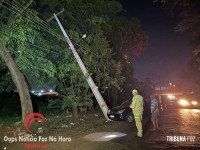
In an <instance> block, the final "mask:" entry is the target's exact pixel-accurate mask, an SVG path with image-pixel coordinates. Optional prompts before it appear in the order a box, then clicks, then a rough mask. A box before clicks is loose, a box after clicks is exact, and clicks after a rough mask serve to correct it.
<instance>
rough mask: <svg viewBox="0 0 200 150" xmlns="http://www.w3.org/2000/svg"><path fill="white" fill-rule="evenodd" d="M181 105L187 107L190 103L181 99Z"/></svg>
mask: <svg viewBox="0 0 200 150" xmlns="http://www.w3.org/2000/svg"><path fill="white" fill-rule="evenodd" d="M179 104H181V105H183V106H186V105H188V102H187V101H186V100H185V99H181V100H180V101H179Z"/></svg>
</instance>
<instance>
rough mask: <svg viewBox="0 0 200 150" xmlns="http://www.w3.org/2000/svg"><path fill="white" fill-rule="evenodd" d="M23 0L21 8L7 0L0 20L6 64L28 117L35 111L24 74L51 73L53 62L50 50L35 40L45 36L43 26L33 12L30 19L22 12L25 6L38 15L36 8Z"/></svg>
mask: <svg viewBox="0 0 200 150" xmlns="http://www.w3.org/2000/svg"><path fill="white" fill-rule="evenodd" d="M20 2H21V4H26V5H24V7H23V8H20V7H19V3H18V2H16V1H13V2H11V1H5V2H4V3H3V4H2V5H1V6H4V7H3V8H2V9H1V20H0V22H1V29H0V32H1V37H0V56H1V59H2V60H3V61H4V62H5V63H4V64H5V65H6V66H7V68H8V70H9V72H10V74H11V76H12V80H13V82H14V84H15V86H16V88H17V90H18V92H19V96H20V101H21V108H22V120H24V119H25V117H26V116H27V115H28V114H29V113H32V112H33V108H32V103H31V99H30V95H29V89H28V86H27V83H26V80H25V77H24V74H29V73H31V74H32V75H33V76H37V77H38V76H40V72H43V73H46V74H51V73H52V72H53V65H52V63H51V62H50V61H48V60H47V59H45V56H46V55H47V53H48V51H46V52H42V51H39V50H38V48H35V47H33V44H35V43H37V42H40V41H41V40H42V39H44V38H43V36H42V33H41V32H40V28H39V27H38V26H37V25H36V24H35V23H34V22H33V21H32V20H31V19H30V16H29V19H27V18H24V17H22V16H21V14H22V13H24V14H25V12H24V11H25V10H26V11H30V12H31V14H34V15H36V12H35V11H34V10H33V9H28V6H29V5H30V4H31V3H32V0H30V1H29V2H28V3H26V2H24V1H20ZM17 6H18V7H17ZM27 9H28V10H27ZM9 10H11V11H9ZM17 10H19V11H17ZM15 12H16V13H15ZM26 13H27V12H26ZM39 65H40V66H39ZM47 67H48V68H47ZM52 74H53V73H52ZM52 74H51V75H52Z"/></svg>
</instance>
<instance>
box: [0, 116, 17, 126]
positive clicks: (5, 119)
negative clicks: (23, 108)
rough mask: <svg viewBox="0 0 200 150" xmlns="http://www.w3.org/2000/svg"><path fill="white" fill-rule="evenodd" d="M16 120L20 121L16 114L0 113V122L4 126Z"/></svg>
mask: <svg viewBox="0 0 200 150" xmlns="http://www.w3.org/2000/svg"><path fill="white" fill-rule="evenodd" d="M18 121H21V117H19V116H17V115H7V114H0V122H1V123H2V124H3V125H5V126H10V125H12V124H14V123H15V122H18Z"/></svg>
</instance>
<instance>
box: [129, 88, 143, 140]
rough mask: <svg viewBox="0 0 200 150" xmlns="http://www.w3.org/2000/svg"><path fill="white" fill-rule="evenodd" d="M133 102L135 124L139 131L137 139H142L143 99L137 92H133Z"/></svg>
mask: <svg viewBox="0 0 200 150" xmlns="http://www.w3.org/2000/svg"><path fill="white" fill-rule="evenodd" d="M132 94H133V100H132V103H131V105H130V108H131V109H132V110H133V115H134V118H135V124H136V127H137V130H138V133H137V136H136V137H142V114H143V97H142V96H141V95H138V91H137V90H135V89H134V90H133V91H132Z"/></svg>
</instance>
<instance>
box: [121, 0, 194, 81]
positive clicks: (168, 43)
mask: <svg viewBox="0 0 200 150" xmlns="http://www.w3.org/2000/svg"><path fill="white" fill-rule="evenodd" d="M121 1H122V5H123V7H124V9H125V10H126V11H127V12H126V15H127V16H128V17H137V18H138V19H139V20H140V22H141V24H142V28H143V29H144V31H145V32H146V33H147V34H148V38H149V41H148V48H147V49H145V50H144V52H143V53H142V54H141V55H140V56H139V57H138V58H136V59H135V60H134V69H135V76H136V78H138V79H140V80H144V79H145V78H147V77H149V78H151V79H153V80H154V81H155V80H156V81H158V80H169V81H171V82H182V81H181V78H180V75H181V74H182V73H183V71H184V70H187V69H188V63H189V61H190V59H191V48H192V46H191V44H190V42H191V34H189V33H175V32H174V27H175V25H176V24H177V22H178V19H176V18H172V17H170V16H168V15H166V11H165V10H163V9H162V8H161V5H160V4H159V3H153V0H121Z"/></svg>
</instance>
